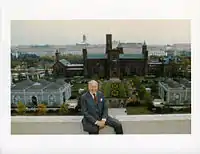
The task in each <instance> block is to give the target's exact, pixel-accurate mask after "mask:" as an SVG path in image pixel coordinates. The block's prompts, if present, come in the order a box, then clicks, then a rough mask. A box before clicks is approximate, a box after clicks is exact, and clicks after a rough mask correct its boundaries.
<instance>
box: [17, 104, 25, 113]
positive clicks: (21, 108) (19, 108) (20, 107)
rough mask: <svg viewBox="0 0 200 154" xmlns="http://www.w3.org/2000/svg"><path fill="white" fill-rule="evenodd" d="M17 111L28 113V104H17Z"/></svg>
mask: <svg viewBox="0 0 200 154" xmlns="http://www.w3.org/2000/svg"><path fill="white" fill-rule="evenodd" d="M17 112H18V114H19V115H24V114H25V113H26V106H25V105H24V104H23V103H22V102H19V103H18V104H17Z"/></svg>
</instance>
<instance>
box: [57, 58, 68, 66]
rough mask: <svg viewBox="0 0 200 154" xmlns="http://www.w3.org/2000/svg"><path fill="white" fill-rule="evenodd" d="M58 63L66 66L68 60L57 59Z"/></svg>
mask: <svg viewBox="0 0 200 154" xmlns="http://www.w3.org/2000/svg"><path fill="white" fill-rule="evenodd" d="M59 62H60V63H62V64H63V65H64V66H67V65H68V64H70V62H69V61H67V60H66V59H61V60H59Z"/></svg>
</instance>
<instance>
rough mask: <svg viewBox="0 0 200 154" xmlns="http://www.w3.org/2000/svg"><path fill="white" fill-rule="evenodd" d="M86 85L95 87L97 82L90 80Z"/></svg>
mask: <svg viewBox="0 0 200 154" xmlns="http://www.w3.org/2000/svg"><path fill="white" fill-rule="evenodd" d="M88 85H97V86H98V82H97V81H95V80H91V81H89V82H88Z"/></svg>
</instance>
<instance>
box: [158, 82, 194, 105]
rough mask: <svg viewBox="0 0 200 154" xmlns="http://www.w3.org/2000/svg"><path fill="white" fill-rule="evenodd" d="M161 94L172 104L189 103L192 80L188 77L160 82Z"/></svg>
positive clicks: (164, 99) (165, 100)
mask: <svg viewBox="0 0 200 154" xmlns="http://www.w3.org/2000/svg"><path fill="white" fill-rule="evenodd" d="M159 96H160V97H161V99H162V100H163V101H164V102H165V103H166V104H170V105H189V104H191V82H190V81H188V80H187V79H179V81H174V80H172V79H166V80H164V81H162V82H159Z"/></svg>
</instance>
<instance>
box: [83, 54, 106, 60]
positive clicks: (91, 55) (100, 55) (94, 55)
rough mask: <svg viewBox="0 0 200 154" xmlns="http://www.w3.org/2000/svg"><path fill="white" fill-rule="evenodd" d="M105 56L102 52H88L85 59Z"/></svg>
mask: <svg viewBox="0 0 200 154" xmlns="http://www.w3.org/2000/svg"><path fill="white" fill-rule="evenodd" d="M106 58H107V56H106V54H104V53H97V54H95V53H92V54H91V53H89V54H87V59H106Z"/></svg>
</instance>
